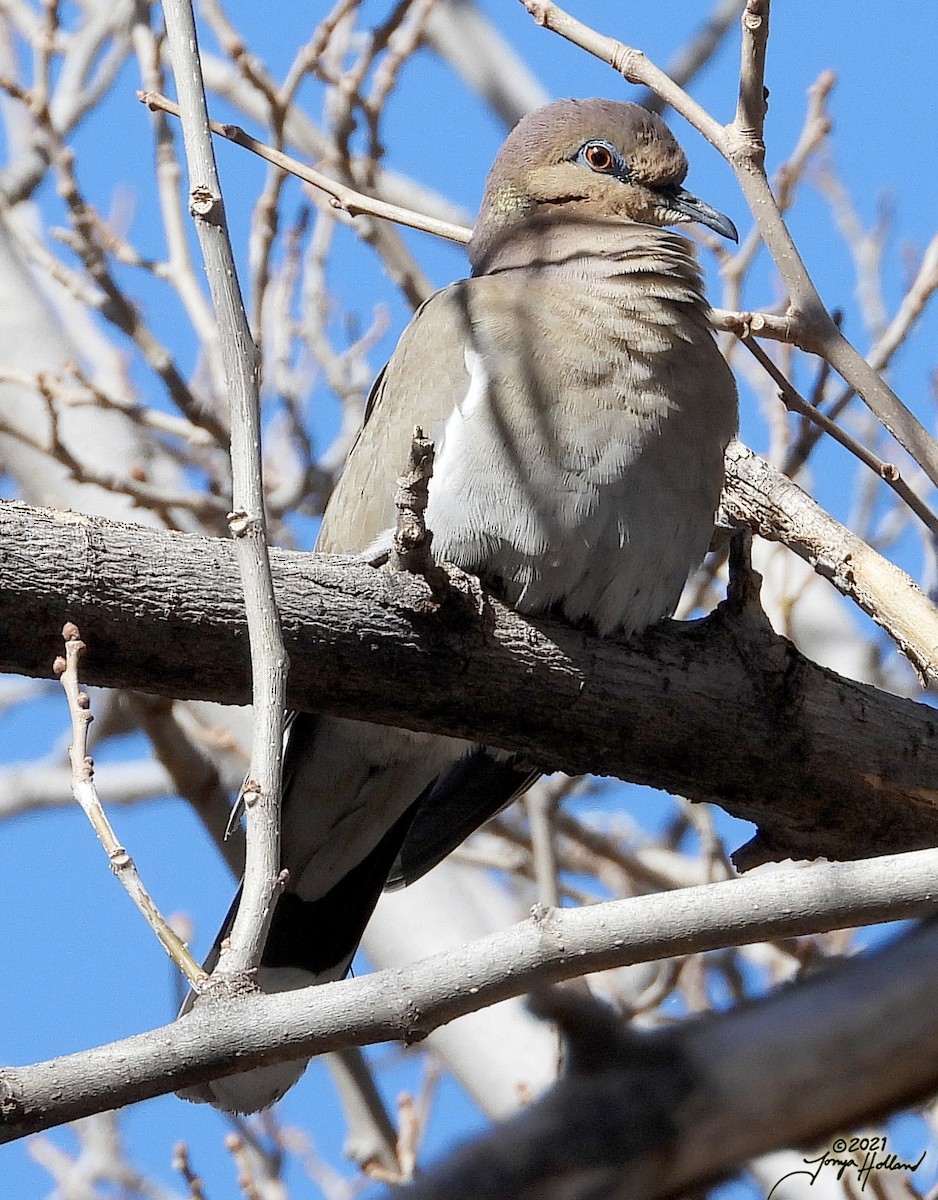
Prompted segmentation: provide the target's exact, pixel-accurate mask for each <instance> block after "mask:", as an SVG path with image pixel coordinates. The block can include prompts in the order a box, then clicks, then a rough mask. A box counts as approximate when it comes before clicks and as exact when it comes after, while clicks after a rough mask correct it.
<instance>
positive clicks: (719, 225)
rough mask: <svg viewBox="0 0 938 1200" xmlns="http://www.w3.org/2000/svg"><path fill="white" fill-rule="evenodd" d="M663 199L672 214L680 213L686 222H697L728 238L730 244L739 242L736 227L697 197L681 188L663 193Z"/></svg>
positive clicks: (727, 218)
mask: <svg viewBox="0 0 938 1200" xmlns="http://www.w3.org/2000/svg"><path fill="white" fill-rule="evenodd" d="M664 197H665V199H666V200H667V204H668V207H669V208H670V209H672V210H673V211H674V212H677V213H680V214H681V216H682V217H686V218H687V220H688V221H698V222H699V223H700V224H701V225H706V226H707V228H708V229H712V230H714V232H715V233H719V234H720V235H721V236H722V237H725V238H729V239H730V241H731V242H739V234H738V233H737V232H736V226H735V225H734V224H733V222H732V221H731V220H730V219H729V217H727V216H725V215H724V214H723V213H721V212H717V210H716V209H715V208H711V207H710V205H709V204H708V203H707V202H706V201H705V200H701V199H700V197H699V196H694V195H693V194H692V193H691V192H686V191H685V190H684V189H683V188H675V189H674V191H673V192H665V193H664Z"/></svg>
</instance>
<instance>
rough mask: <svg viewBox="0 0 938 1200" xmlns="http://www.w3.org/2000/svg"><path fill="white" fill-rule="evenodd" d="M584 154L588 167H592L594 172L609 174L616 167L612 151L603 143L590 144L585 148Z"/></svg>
mask: <svg viewBox="0 0 938 1200" xmlns="http://www.w3.org/2000/svg"><path fill="white" fill-rule="evenodd" d="M582 154H583V158H584V159H585V160H586V164H587V166H590V167H592V168H593V170H594V171H602V172H603V173H604V174H607V173H609V172H610V171H612V169H613V167H614V166H615V159H614V158H613V155H612V151H611V150H610V149H609V147H608V146H606V145H604V144H603V143H602V142H589V143H588V144H587V145H586V146H584V147H583V151H582Z"/></svg>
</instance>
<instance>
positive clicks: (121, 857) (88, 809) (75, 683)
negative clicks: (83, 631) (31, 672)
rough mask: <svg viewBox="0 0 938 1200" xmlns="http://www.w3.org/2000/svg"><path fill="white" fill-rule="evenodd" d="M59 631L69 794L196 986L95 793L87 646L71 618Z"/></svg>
mask: <svg viewBox="0 0 938 1200" xmlns="http://www.w3.org/2000/svg"><path fill="white" fill-rule="evenodd" d="M62 636H63V637H64V639H65V658H58V659H56V661H55V665H54V668H53V669H54V671H55V673H56V675H58V676H59V678H60V679H61V681H62V687H63V688H64V689H65V694H66V696H67V697H68V711H69V716H70V717H71V722H72V744H71V746H70V747H69V751H68V756H69V760H70V762H71V767H72V794H73V795H74V797H75V799H76V800H77V801H78V803H79V804H80V805H81V807H82V811H83V812H84V814H85V816H86V817H87V818H88V820H89V821H90V822H91V825H92V828H93V829H94V831H95V833H96V834H97V835H98V840H99V841H100V843H101V845H102V846H103V847H104V849H105V851H106V852H107V856H108V862H109V863H110V865H111V870H112V871H113V872H114V874H115V875H116V876H117V878H118V879H119V880H120V882H121V885H122V887H123V888H124V890H125V891H126V892H127V894H128V895H129V896H130V898H131V899H132V900H133V902H134V904H136V906H137V908H138V909H139V910H140V912H141V913H142V914H143V917H144V919H145V920H146V922H147V924H148V925H149V926H150V928H151V929H152V930H153V932H154V933H155V934H156V937H157V939H158V940H159V942H160V945H161V946H162V947H163V949H164V950H165V951H166V953H167V954H168V955H169V957H170V958H171V959H172V961H173V962H174V963H175V964H176V966H177V967H178V968H179V969H180V971H182V972H183V974H184V975H185V976H186V978H187V979H188V980H189V983H190V984H191V985H192V986H193V987H196V988H197V987H200V986H201V985H202V984H203V983H204V982H205V980H206V979H207V976H206V974H205V972H204V971H203V970H202V968H201V967H200V966H199V964H198V963H197V962H196V961H195V959H194V958H193V957H192V955H191V954H190V953H189V950H188V948H187V947H186V946H185V945H184V943H183V942H182V941H180V939H179V938H178V937H177V936H176V934H175V932H174V931H173V930H172V928H171V927H170V926H169V924H168V923H167V922H166V920H165V918H164V917H163V914H162V913H161V912H160V911H159V909H158V908H157V907H156V905H155V904H154V902H153V899H152V897H151V896H150V893H149V892H148V891H147V889H146V888H145V887H144V885H143V880H142V879H141V878H140V875H139V874H138V872H137V867H136V864H135V863H134V860H133V859H132V858H131V856H130V855H129V854H128V853H127V851H126V850H125V849H124V847H123V846H122V845H121V844H120V842H119V841H118V839H117V835H116V834H115V832H114V830H113V829H112V828H111V823H110V821H109V820H108V819H107V817H106V816H105V813H104V809H103V808H102V806H101V801H100V800H99V799H98V792H97V788H96V787H95V783H94V761H93V760H92V758H91V755H90V754H89V753H88V727H89V725H90V724H91V722H92V720H93V719H94V718H93V717H92V714H91V703H90V701H89V699H88V695H87V693H86V692H83V691H82V690H81V684H80V682H79V678H78V664H79V663H80V661H81V659H82V656H83V654H84V652H85V643H84V642H83V641H82V640H81V635H80V634H79V632H78V628H77V627H76V626H75V625H73V624H71V623H70V622H69V623H68V624H66V625H65V628H64V629H63V630H62Z"/></svg>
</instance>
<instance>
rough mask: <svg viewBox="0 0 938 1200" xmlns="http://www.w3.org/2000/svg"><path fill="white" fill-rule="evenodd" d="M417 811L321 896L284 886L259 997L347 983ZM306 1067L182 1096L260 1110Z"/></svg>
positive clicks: (266, 1072)
mask: <svg viewBox="0 0 938 1200" xmlns="http://www.w3.org/2000/svg"><path fill="white" fill-rule="evenodd" d="M416 809H417V804H414V805H413V806H412V807H411V808H410V809H408V810H407V812H405V813H404V815H403V816H402V817H400V818H399V819H398V821H397V822H396V823H395V824H394V825H392V827H391V828H390V829H389V830H388V832H387V833H386V834H385V835H384V837H383V838H382V839H381V841H380V842H379V843H378V844H377V846H375V848H374V849H373V850H372V851H371V852H370V853H369V854H368V855H366V857H365V858H363V859H362V861H361V862H360V863H359V864H358V865H357V866H356V867H353V868H352V870H351V871H349V872H348V873H347V874H346V875H344V876H343V878H342V879H340V880H339V882H338V883H337V884H335V886H334V887H333V888H331V889H330V890H329V891H328V892H326V893H325V895H323V896H319V897H317V898H316V899H313V900H304V899H303V898H302V897H301V896H299V895H297V894H296V893H295V892H292V891H290V890H289V884H288V885H287V887H288V890H286V891H284V892H283V893H282V894H281V896H280V897H279V898H278V900H277V903H276V906H275V908H274V913H273V916H272V918H271V922H270V931H269V933H268V936H267V943H266V945H265V947H264V953H263V956H262V958H261V963H260V967H259V969H258V972H257V983H258V986H259V987H260V989H261V991H263V992H269V993H273V992H284V991H292V990H294V989H296V988H303V987H310V986H312V985H315V984H319V983H332V982H334V981H335V980H337V979H342V978H344V976H345V974H346V973H347V971H348V969H349V967H350V966H351V962H352V959H353V958H354V957H355V952H356V950H357V949H358V944H359V942H360V941H361V938H362V934H363V933H364V932H365V926H366V925H367V924H368V920H369V918H370V917H371V914H372V912H373V911H374V907H375V905H376V904H377V903H378V897H379V896H380V895H381V891H382V889H383V887H384V884H385V881H386V880H387V878H388V874H389V873H390V871H391V867H392V865H393V864H394V862H395V860H396V859H397V857H398V855H399V853H400V849H401V846H402V844H403V842H404V839H405V837H406V835H407V831H408V829H409V828H410V825H411V822H412V821H413V818H414V814H415V812H416ZM240 900H241V889H240V888H239V889H238V894H237V895H236V896H235V899H234V902H233V903H232V905H231V907H230V908H229V910H228V915H227V916H226V917H225V920H224V923H223V924H222V927H221V929H220V930H219V932H218V936H217V937H216V939H215V943H214V945H213V946H212V949H211V951H210V952H209V955H208V957H207V958H206V960H205V968H206V970H207V971H211V970H212V969H213V968H214V967H215V964H216V963H217V962H218V957H219V954H220V952H221V944H222V942H223V941H224V939H225V938H226V937H227V936H228V935H229V933H230V932H231V928H232V926H233V924H234V919H235V914H236V913H237V911H238V904H239V903H240ZM196 999H197V997H196V996H195V994H194V993H192V992H190V993H189V995H188V996H187V997H186V999H185V1001H184V1002H183V1005H182V1009H181V1010H180V1014H179V1015H180V1016H184V1015H185V1014H186V1013H187V1012H189V1011H190V1009H191V1008H192V1007H193V1005H194V1004H195V1002H196ZM308 1062H309V1059H300V1060H298V1061H297V1060H294V1061H292V1062H284V1063H275V1064H274V1065H272V1066H269V1067H257V1068H255V1069H254V1070H251V1071H244V1072H242V1073H241V1074H240V1075H228V1076H226V1077H224V1078H220V1079H215V1080H211V1081H210V1082H208V1083H205V1084H198V1085H196V1086H194V1087H192V1088H186V1089H185V1090H184V1091H180V1092H179V1095H180V1096H181V1097H182V1098H183V1099H185V1100H192V1101H194V1102H195V1103H198V1104H214V1105H215V1107H216V1108H221V1109H224V1110H225V1111H226V1112H239V1113H250V1112H258V1111H259V1110H260V1109H262V1108H268V1107H269V1106H270V1105H271V1104H273V1103H274V1102H275V1101H277V1100H279V1099H280V1097H281V1096H282V1095H283V1094H284V1093H285V1092H286V1091H288V1090H289V1089H290V1088H291V1087H292V1086H293V1085H294V1083H296V1081H297V1080H298V1079H299V1078H300V1076H301V1075H302V1074H303V1072H304V1071H305V1070H306V1067H307V1064H308Z"/></svg>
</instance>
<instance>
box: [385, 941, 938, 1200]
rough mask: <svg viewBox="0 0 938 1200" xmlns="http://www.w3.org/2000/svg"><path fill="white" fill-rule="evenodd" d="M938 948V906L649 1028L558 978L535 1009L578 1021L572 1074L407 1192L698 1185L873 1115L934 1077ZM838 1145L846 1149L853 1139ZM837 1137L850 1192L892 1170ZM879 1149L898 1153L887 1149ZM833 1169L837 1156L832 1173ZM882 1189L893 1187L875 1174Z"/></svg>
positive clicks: (929, 1086) (551, 1194)
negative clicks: (675, 1021) (859, 953)
mask: <svg viewBox="0 0 938 1200" xmlns="http://www.w3.org/2000/svg"><path fill="white" fill-rule="evenodd" d="M936 947H938V925H936V923H935V922H934V921H928V922H926V923H925V924H924V925H923V926H922V927H921V928H919V929H917V930H915V931H914V932H912V933H910V934H908V935H907V936H906V937H904V938H901V939H900V940H898V941H897V942H894V943H893V944H892V945H891V946H888V947H887V948H886V949H885V950H882V951H880V952H879V953H878V954H875V955H869V956H867V957H866V958H861V959H854V960H852V961H848V962H844V963H840V964H838V965H837V966H836V967H834V968H832V969H830V970H828V971H825V972H822V973H820V974H819V975H816V976H814V977H813V978H811V979H809V980H808V981H806V982H804V983H801V984H799V985H797V986H795V987H788V988H782V989H779V990H778V991H777V992H776V993H775V994H774V995H773V996H771V997H770V998H769V999H768V1000H766V1001H764V1002H762V1003H759V1004H750V1005H745V1006H741V1007H739V1008H736V1009H733V1010H732V1011H731V1012H729V1013H726V1014H724V1015H721V1016H718V1017H715V1018H712V1017H711V1018H706V1017H704V1018H698V1019H697V1020H694V1021H688V1022H685V1023H682V1024H681V1025H680V1026H678V1027H677V1028H670V1029H667V1028H666V1029H662V1030H657V1031H655V1032H654V1033H652V1034H636V1033H635V1032H633V1031H632V1030H630V1029H629V1027H628V1026H627V1025H625V1024H624V1023H622V1022H621V1021H620V1019H619V1018H618V1017H617V1016H616V1015H615V1014H614V1013H612V1012H611V1011H609V1010H606V1009H602V1008H600V1006H598V1005H596V1004H595V1003H592V1002H588V1001H586V1000H584V998H582V997H580V996H577V995H576V994H574V993H572V992H570V991H561V990H559V989H558V990H557V991H555V992H553V993H549V994H547V995H546V996H543V997H541V998H540V999H539V1001H538V1009H539V1010H540V1011H541V1013H542V1014H543V1015H544V1016H546V1017H553V1018H554V1019H556V1020H557V1021H558V1023H559V1024H560V1026H561V1028H562V1029H563V1030H564V1032H565V1034H566V1041H567V1056H568V1062H569V1064H570V1069H569V1071H568V1073H567V1075H566V1077H565V1078H564V1079H562V1080H561V1081H560V1083H559V1084H558V1085H557V1086H556V1087H555V1088H553V1089H552V1090H551V1091H550V1092H549V1093H548V1094H547V1095H546V1096H545V1097H544V1099H543V1100H541V1101H540V1102H539V1103H536V1104H534V1105H532V1106H531V1107H530V1108H529V1109H527V1110H525V1111H524V1112H522V1113H521V1114H520V1115H519V1116H518V1117H516V1118H514V1119H513V1120H511V1121H507V1122H505V1123H504V1124H503V1125H500V1126H496V1127H495V1129H494V1130H492V1131H491V1133H489V1134H488V1135H487V1136H486V1137H484V1138H482V1139H480V1140H479V1141H478V1142H476V1143H474V1144H473V1145H470V1146H467V1147H465V1148H464V1149H462V1150H461V1151H458V1152H457V1153H456V1154H455V1155H454V1156H453V1157H452V1159H451V1160H450V1161H448V1162H445V1163H443V1164H442V1165H441V1166H440V1167H438V1168H436V1169H435V1170H430V1171H428V1172H427V1173H426V1174H425V1175H424V1176H423V1177H422V1178H421V1179H420V1180H419V1181H418V1182H417V1183H416V1184H415V1185H413V1186H412V1187H409V1188H406V1189H404V1191H403V1192H402V1193H398V1195H400V1196H402V1197H406V1200H501V1198H502V1197H503V1196H516V1197H525V1198H528V1197H537V1200H587V1197H588V1198H589V1200H654V1198H655V1197H662V1198H663V1197H673V1196H684V1195H697V1194H699V1193H700V1192H701V1191H704V1190H706V1189H705V1185H707V1184H710V1183H713V1182H714V1181H715V1180H718V1179H719V1178H720V1177H721V1176H723V1175H725V1174H726V1173H728V1172H730V1171H732V1170H733V1169H734V1168H736V1167H738V1166H740V1165H741V1164H742V1163H744V1162H745V1161H746V1160H747V1159H749V1158H752V1157H753V1156H755V1155H757V1154H762V1153H765V1152H766V1151H768V1150H772V1149H776V1148H778V1147H782V1146H793V1145H795V1146H797V1145H802V1146H803V1145H808V1146H811V1145H817V1143H818V1142H819V1140H820V1139H822V1138H824V1137H825V1136H828V1137H829V1136H830V1135H832V1134H836V1133H840V1132H846V1131H848V1130H851V1129H857V1128H862V1127H863V1126H865V1125H866V1124H867V1122H869V1121H870V1120H871V1119H875V1118H877V1117H879V1116H880V1115H881V1114H882V1113H883V1112H885V1111H888V1110H889V1109H891V1108H895V1107H898V1106H900V1105H904V1104H911V1103H914V1102H915V1101H919V1100H922V1099H924V1098H925V1097H926V1096H928V1095H929V1094H930V1093H932V1092H934V1091H935V1089H936V1087H938V1022H936V1021H935V1017H934V1009H933V1006H932V1005H931V1004H930V1003H929V1002H928V999H927V997H928V996H929V995H930V994H931V989H932V988H933V987H934V986H935V984H936V983H938V970H936V966H935V960H936V954H935V950H936ZM822 1144H823V1143H822ZM883 1144H885V1142H884V1143H883ZM835 1146H836V1143H835ZM842 1146H843V1150H848V1143H847V1142H846V1141H843V1142H842ZM891 1148H892V1147H891V1146H890V1149H891ZM838 1150H840V1154H839V1158H840V1159H841V1160H845V1161H846V1162H848V1163H849V1162H851V1161H852V1162H853V1163H854V1164H855V1165H854V1166H850V1167H849V1168H848V1169H847V1171H846V1176H845V1178H844V1194H851V1193H852V1191H853V1189H852V1188H850V1187H847V1186H846V1184H847V1179H850V1180H852V1181H855V1183H856V1185H857V1186H858V1190H859V1191H863V1190H864V1188H865V1186H866V1183H867V1182H869V1181H870V1174H872V1176H873V1178H874V1179H883V1182H884V1183H885V1181H886V1180H887V1179H888V1178H889V1176H888V1174H887V1171H889V1170H890V1168H889V1167H886V1168H885V1170H884V1168H883V1166H882V1165H880V1166H879V1171H881V1172H882V1175H879V1174H878V1173H876V1172H875V1169H874V1171H873V1172H870V1173H868V1174H867V1176H864V1175H863V1174H861V1173H860V1170H859V1168H860V1167H861V1165H862V1164H863V1162H864V1159H865V1158H866V1157H867V1156H865V1155H863V1154H862V1153H861V1154H851V1153H849V1151H848V1152H847V1153H846V1154H845V1153H843V1150H841V1149H840V1147H836V1149H834V1150H833V1151H832V1153H833V1155H835V1156H836V1155H837V1152H838ZM919 1153H920V1151H919V1150H918V1148H916V1149H915V1150H914V1151H913V1152H912V1154H911V1158H912V1160H913V1162H912V1164H908V1165H910V1166H911V1165H914V1160H915V1159H916V1158H918V1155H919ZM816 1154H817V1151H814V1152H812V1153H810V1154H805V1155H803V1156H799V1157H803V1161H802V1162H801V1163H800V1164H798V1163H795V1164H790V1169H791V1170H793V1171H797V1170H798V1169H799V1166H800V1173H801V1175H802V1176H803V1178H801V1179H799V1180H798V1183H799V1184H801V1186H802V1187H803V1188H804V1189H805V1190H808V1189H809V1188H810V1187H811V1185H812V1184H813V1183H814V1182H815V1180H814V1179H812V1178H811V1177H810V1176H811V1173H812V1172H813V1171H814V1170H815V1168H814V1167H812V1166H806V1165H805V1164H806V1163H810V1162H811V1161H812V1159H813V1161H814V1163H815V1164H817V1163H819V1162H820V1159H819V1158H818V1157H816ZM872 1157H873V1162H874V1163H879V1164H883V1163H885V1162H888V1161H889V1155H888V1154H887V1153H885V1152H884V1153H881V1154H874V1155H873V1156H872ZM892 1157H893V1161H895V1162H897V1161H898V1160H899V1157H900V1156H899V1155H893V1156H892ZM923 1157H924V1156H923ZM837 1169H838V1167H837V1165H836V1163H835V1165H833V1166H831V1167H829V1168H828V1172H827V1176H826V1178H825V1179H824V1180H823V1182H826V1180H827V1179H832V1178H834V1177H835V1172H836V1171H837ZM891 1169H892V1170H893V1171H895V1170H896V1169H897V1167H892V1168H891ZM780 1175H781V1172H780ZM836 1178H838V1179H839V1178H840V1176H839V1175H837V1176H836ZM775 1182H779V1177H776V1180H775ZM823 1182H822V1185H821V1188H819V1189H818V1190H819V1191H821V1190H823ZM897 1182H898V1181H897ZM906 1186H907V1185H906ZM870 1190H871V1191H872V1192H874V1193H879V1194H888V1193H887V1189H886V1188H885V1187H883V1188H882V1189H881V1188H880V1187H878V1186H877V1184H876V1183H873V1185H872V1187H871V1189H870ZM788 1194H800V1193H798V1192H794V1193H788Z"/></svg>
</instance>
